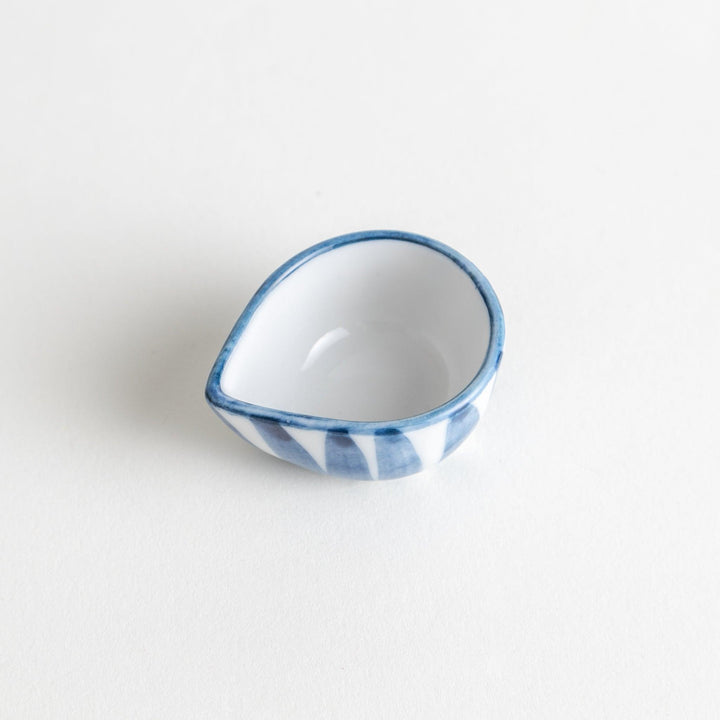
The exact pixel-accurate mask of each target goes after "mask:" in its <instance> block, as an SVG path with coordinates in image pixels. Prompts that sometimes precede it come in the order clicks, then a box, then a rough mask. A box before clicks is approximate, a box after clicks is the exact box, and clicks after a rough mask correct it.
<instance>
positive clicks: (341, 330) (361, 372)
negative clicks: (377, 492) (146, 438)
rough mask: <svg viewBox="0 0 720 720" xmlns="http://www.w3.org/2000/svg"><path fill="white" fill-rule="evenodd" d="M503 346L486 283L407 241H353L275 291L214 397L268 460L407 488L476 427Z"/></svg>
mask: <svg viewBox="0 0 720 720" xmlns="http://www.w3.org/2000/svg"><path fill="white" fill-rule="evenodd" d="M504 335H505V329H504V321H503V314H502V309H501V308H500V303H499V302H498V299H497V297H496V296H495V293H494V291H493V289H492V287H491V286H490V283H489V282H488V281H487V280H486V279H485V277H484V276H483V275H482V273H480V271H479V270H478V269H477V268H476V267H475V266H474V265H473V264H472V263H471V262H469V261H468V260H467V259H466V258H464V257H463V256H462V255H460V254H459V253H458V252H456V251H455V250H453V249H452V248H450V247H448V246H447V245H443V244H442V243H439V242H437V241H435V240H430V239H429V238H426V237H422V236H421V235H414V234H411V233H405V232H397V231H387V230H374V231H369V232H360V233H353V234H351V235H343V236H341V237H337V238H333V239H332V240H327V241H325V242H322V243H319V244H318V245H314V246H313V247H311V248H308V249H307V250H305V251H303V252H301V253H300V254H299V255H296V256H295V257H294V258H292V259H291V260H289V261H288V262H286V263H285V264H284V265H283V266H282V267H280V268H278V270H276V271H275V272H274V273H273V274H272V275H271V276H270V277H269V278H268V279H267V280H266V281H265V283H264V284H263V285H262V287H261V288H260V289H259V290H258V291H257V292H256V293H255V295H254V296H253V298H252V300H251V301H250V303H249V304H248V306H247V307H246V308H245V310H244V312H243V314H242V315H241V316H240V318H239V320H238V321H237V323H236V324H235V327H234V328H233V330H232V332H231V333H230V336H229V337H228V339H227V341H226V342H225V345H224V346H223V348H222V350H221V351H220V355H219V356H218V358H217V360H216V361H215V365H214V366H213V369H212V371H211V373H210V378H209V379H208V383H207V387H206V391H205V392H206V397H207V400H208V402H209V403H210V405H211V406H212V408H213V410H215V412H216V413H217V414H218V415H219V416H220V418H221V419H222V420H223V421H224V422H225V423H226V424H227V425H229V426H230V427H231V428H232V429H233V430H234V431H235V432H237V433H238V434H239V435H240V436H241V437H243V438H244V439H245V440H247V441H248V442H249V443H251V444H253V445H255V446H256V447H258V448H260V449H261V450H264V451H265V452H267V453H270V454H271V455H275V456H277V457H279V458H282V459H283V460H287V461H289V462H291V463H295V464H296V465H300V466H302V467H304V468H307V469H310V470H314V471H317V472H326V473H330V474H332V475H341V476H345V477H351V478H362V479H385V478H396V477H402V476H404V475H411V474H413V473H416V472H419V471H420V470H423V469H424V468H427V467H429V466H431V465H433V464H435V463H437V462H439V461H440V460H442V459H443V458H444V457H446V456H447V455H449V454H450V453H451V452H453V450H455V449H456V448H457V447H458V446H459V445H460V444H461V443H462V442H463V440H465V438H466V437H467V436H468V434H469V433H470V431H471V430H472V429H473V428H474V427H475V425H476V424H477V422H478V420H479V418H480V416H481V415H482V414H483V412H484V410H485V407H486V406H487V401H488V399H489V396H490V393H491V391H492V387H493V383H494V380H495V374H496V372H497V369H498V365H499V363H500V359H501V357H502V347H503V340H504Z"/></svg>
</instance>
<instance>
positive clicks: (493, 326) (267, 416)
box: [205, 230, 505, 435]
mask: <svg viewBox="0 0 720 720" xmlns="http://www.w3.org/2000/svg"><path fill="white" fill-rule="evenodd" d="M370 240H404V241H405V242H411V243H416V244H417V245H423V246H425V247H427V248H430V249H432V250H435V251H436V252H439V253H441V254H442V255H445V256H446V257H448V258H450V259H451V260H452V261H453V262H454V263H455V264H456V265H458V267H460V268H462V269H463V270H464V271H465V272H466V273H467V274H468V275H469V276H470V278H471V279H472V281H473V282H474V283H475V287H476V288H477V289H478V292H479V293H480V294H481V295H482V297H483V300H484V301H485V305H486V306H487V310H488V315H489V318H490V341H489V343H488V350H487V353H486V354H485V359H484V360H483V362H482V365H481V366H480V369H479V370H478V372H477V374H476V375H475V377H474V378H473V379H472V380H471V381H470V383H469V384H468V385H467V386H466V387H465V388H464V389H463V390H461V391H460V392H459V393H458V394H457V395H456V396H455V397H453V398H451V399H450V400H448V401H447V402H446V403H443V404H442V405H439V406H438V407H436V408H433V409H432V410H429V411H428V412H425V413H422V414H420V415H413V416H411V417H407V418H402V419H399V420H383V421H369V422H364V421H363V422H361V421H355V420H336V419H333V418H324V417H318V416H315V415H302V414H299V413H292V412H285V411H283V410H274V409H272V408H266V407H262V406H261V405H254V404H253V403H247V402H243V401H242V400H236V399H235V398H232V397H230V396H229V395H226V394H225V393H224V392H223V391H222V390H221V388H220V378H221V376H222V373H223V370H224V369H225V363H226V362H227V359H228V357H229V356H230V353H231V352H232V350H233V348H234V347H235V345H236V344H237V341H238V340H239V339H240V336H241V335H242V333H243V331H244V330H245V328H246V327H247V324H248V323H249V322H250V320H251V318H252V316H253V315H254V314H255V311H256V310H257V309H258V307H259V306H260V304H261V303H262V301H263V300H264V299H265V296H266V295H267V294H268V293H270V292H272V291H273V290H274V289H275V288H276V287H277V286H278V285H279V284H280V283H281V282H282V281H283V280H285V278H287V277H288V276H289V275H291V274H292V273H293V272H295V270H297V269H298V268H299V267H302V265H304V264H305V263H306V262H308V261H309V260H312V259H313V258H315V257H317V256H318V255H322V254H323V253H326V252H328V251H330V250H334V249H336V248H339V247H343V246H344V245H350V244H351V243H357V242H366V241H370ZM504 341H505V320H504V317H503V312H502V308H501V307H500V303H499V301H498V299H497V296H496V295H495V291H494V290H493V289H492V286H491V285H490V283H489V282H488V281H487V279H486V277H485V276H484V275H483V274H482V273H481V272H480V271H479V270H478V269H477V268H476V267H475V265H473V264H472V263H471V262H470V261H469V260H468V259H467V258H465V257H463V256H462V255H461V254H460V253H458V252H457V251H455V250H453V249H452V248H451V247H449V246H447V245H445V244H444V243H441V242H438V241H437V240H431V239H430V238H427V237H423V236H422V235H415V234H414V233H407V232H400V231H397V230H368V231H364V232H357V233H350V234H348V235H340V236H339V237H336V238H331V239H330V240H325V241H324V242H321V243H318V244H317V245H313V246H312V247H309V248H308V249H307V250H303V251H302V252H301V253H298V254H297V255H295V257H293V258H291V259H290V260H288V261H287V262H286V263H285V264H284V265H281V266H280V267H279V268H278V269H277V270H276V271H275V272H274V273H273V274H272V275H270V277H269V278H268V279H267V280H266V281H265V282H264V283H263V284H262V285H261V286H260V288H259V290H258V291H257V292H256V293H255V295H253V297H252V299H251V300H250V302H249V303H248V305H247V307H246V308H245V310H244V311H243V313H242V315H240V317H239V318H238V321H237V322H236V323H235V326H234V327H233V329H232V331H231V332H230V335H229V336H228V339H227V340H226V341H225V344H224V345H223V348H222V350H221V351H220V354H219V355H218V358H217V360H216V361H215V364H214V365H213V368H212V370H211V371H210V377H209V378H208V381H207V386H206V387H205V397H206V398H207V401H208V402H209V403H210V405H212V406H214V407H217V408H219V409H221V410H225V411H226V412H228V413H231V414H233V415H243V416H245V417H249V418H254V419H260V420H274V421H275V422H279V423H282V424H283V425H289V426H291V427H300V428H307V429H311V430H326V431H332V430H335V431H344V432H350V433H355V434H361V435H362V434H377V433H382V431H383V430H392V429H399V430H411V429H413V428H421V427H427V426H428V425H432V424H433V423H436V422H438V421H440V420H443V419H445V418H447V417H449V416H450V415H452V414H453V413H454V412H456V411H457V410H458V409H460V408H461V407H462V406H464V405H467V404H468V403H470V402H472V401H473V400H474V399H475V398H476V397H477V396H478V395H479V394H480V393H481V392H482V391H483V389H484V388H485V386H486V385H487V384H488V382H490V379H491V378H492V377H493V375H494V374H495V372H496V370H497V368H498V365H499V364H500V360H501V358H502V350H503V343H504Z"/></svg>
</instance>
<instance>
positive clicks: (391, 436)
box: [213, 375, 495, 480]
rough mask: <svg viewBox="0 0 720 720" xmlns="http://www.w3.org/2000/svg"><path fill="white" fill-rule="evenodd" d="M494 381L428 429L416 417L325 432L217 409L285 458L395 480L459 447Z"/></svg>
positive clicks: (345, 474)
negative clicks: (373, 427) (363, 428)
mask: <svg viewBox="0 0 720 720" xmlns="http://www.w3.org/2000/svg"><path fill="white" fill-rule="evenodd" d="M494 381H495V375H493V377H492V378H491V379H490V381H489V382H488V384H487V385H486V386H485V388H484V389H483V391H482V392H481V393H480V395H479V396H478V397H477V398H475V399H474V400H473V401H472V402H467V403H465V404H463V405H461V406H459V407H457V408H455V409H454V412H453V413H452V414H451V415H449V416H448V417H445V418H442V419H440V420H438V421H436V422H433V423H430V424H426V425H424V426H422V427H416V426H415V425H414V424H413V423H412V419H410V420H404V421H399V422H398V427H383V428H382V429H381V430H378V431H375V432H372V431H371V432H353V431H351V430H350V429H347V430H343V429H337V428H333V429H328V430H319V429H316V428H306V427H302V426H301V425H299V424H297V423H295V424H294V425H285V424H283V423H281V422H278V421H276V420H270V419H265V418H257V417H252V416H251V415H244V414H234V413H230V412H228V411H227V410H225V409H222V408H219V407H217V406H213V409H214V410H215V412H216V413H217V414H218V415H219V417H220V418H221V419H222V420H223V421H224V422H225V424H226V425H228V426H229V427H230V428H231V429H232V430H233V431H234V432H236V433H237V434H238V435H240V437H242V438H243V439H244V440H246V441H247V442H249V443H250V444H251V445H254V446H255V447H257V448H259V449H260V450H263V451H264V452H266V453H269V454H270V455H274V456H275V457H278V458H280V459H282V460H286V461H287V462H290V463H293V464H295V465H298V466H300V467H303V468H305V469H307V470H312V471H314V472H320V473H328V474H330V475H336V476H340V477H347V478H353V479H359V480H389V479H391V478H398V477H404V476H405V475H413V474H415V473H417V472H420V471H421V470H425V469H427V468H428V467H431V466H432V465H435V464H436V463H438V462H440V460H442V459H443V458H445V457H447V456H448V455H450V453H452V452H453V451H454V450H456V449H457V448H458V447H459V446H460V445H461V444H462V443H463V441H464V440H465V439H466V438H467V437H468V435H469V434H470V433H471V432H472V430H473V429H474V428H475V426H476V425H477V423H478V421H479V419H480V417H481V416H482V415H483V413H484V412H485V409H486V407H487V404H488V401H489V399H490V394H491V393H492V389H493V385H494Z"/></svg>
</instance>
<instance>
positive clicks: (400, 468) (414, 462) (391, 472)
mask: <svg viewBox="0 0 720 720" xmlns="http://www.w3.org/2000/svg"><path fill="white" fill-rule="evenodd" d="M375 450H376V452H377V462H378V477H379V478H380V479H381V480H389V479H391V478H396V477H402V476H403V475H412V474H413V473H416V472H420V470H422V463H421V462H420V458H419V457H418V456H417V453H416V452H415V448H414V447H413V445H412V443H411V442H410V441H409V440H408V439H407V438H406V437H405V435H404V434H403V433H402V432H400V430H394V429H393V430H382V431H380V432H378V433H376V434H375Z"/></svg>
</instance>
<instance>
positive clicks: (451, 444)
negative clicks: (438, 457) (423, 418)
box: [443, 405, 480, 457]
mask: <svg viewBox="0 0 720 720" xmlns="http://www.w3.org/2000/svg"><path fill="white" fill-rule="evenodd" d="M479 419H480V415H479V414H478V411H477V409H476V408H475V406H474V405H466V406H465V407H464V408H463V409H462V410H460V411H459V412H456V413H455V414H454V415H453V416H452V417H451V418H450V422H449V423H448V427H447V434H446V435H445V452H444V453H443V457H447V456H448V455H449V454H450V453H451V452H452V451H453V450H455V448H457V446H458V445H459V444H460V443H461V442H462V441H463V440H464V439H465V438H466V437H467V436H468V435H469V434H470V431H471V430H472V429H473V428H474V427H475V425H477V421H478V420H479Z"/></svg>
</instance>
